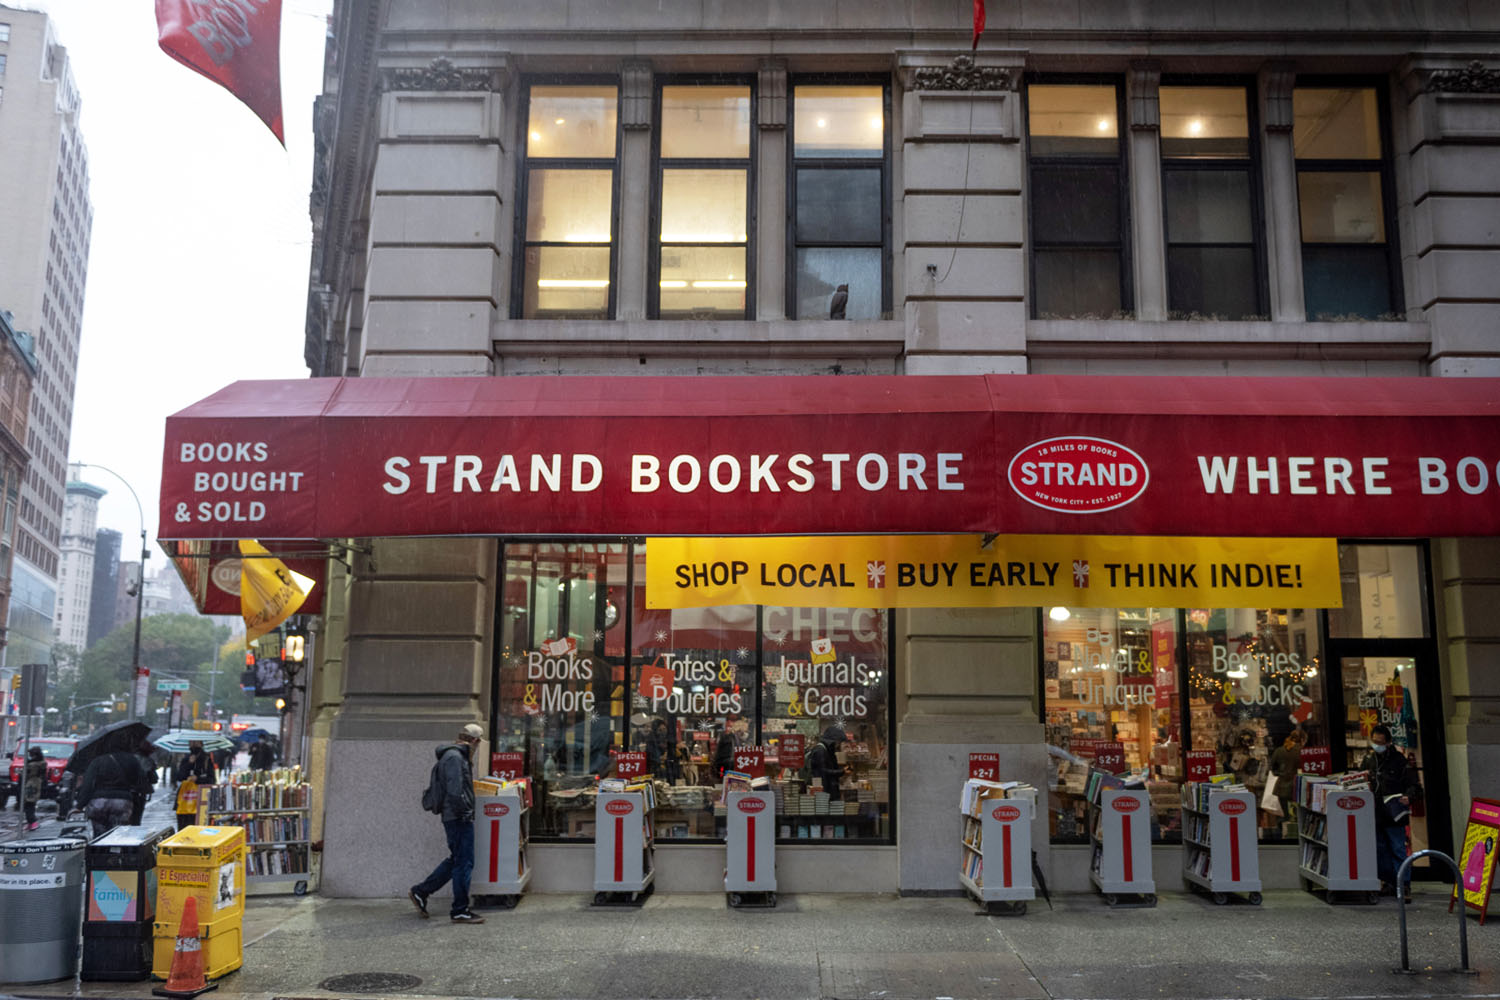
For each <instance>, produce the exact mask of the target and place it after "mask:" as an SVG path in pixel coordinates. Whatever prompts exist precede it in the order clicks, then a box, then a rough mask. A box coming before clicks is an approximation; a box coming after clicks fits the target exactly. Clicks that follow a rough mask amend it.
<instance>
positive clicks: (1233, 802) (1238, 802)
mask: <svg viewBox="0 0 1500 1000" xmlns="http://www.w3.org/2000/svg"><path fill="white" fill-rule="evenodd" d="M1245 809H1246V806H1245V802H1244V800H1243V799H1225V800H1224V801H1223V802H1220V803H1219V812H1221V813H1223V814H1224V815H1225V816H1238V815H1239V814H1240V813H1242V812H1244V811H1245Z"/></svg>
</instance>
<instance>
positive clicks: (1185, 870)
mask: <svg viewBox="0 0 1500 1000" xmlns="http://www.w3.org/2000/svg"><path fill="white" fill-rule="evenodd" d="M1182 880H1183V881H1184V882H1186V883H1187V884H1188V885H1189V886H1192V887H1193V888H1195V889H1200V890H1205V891H1207V892H1208V893H1210V894H1211V895H1212V897H1213V901H1214V902H1215V903H1216V904H1218V905H1219V906H1223V905H1224V904H1225V903H1227V902H1229V896H1230V894H1232V893H1238V894H1243V895H1244V896H1245V899H1246V900H1247V901H1248V902H1250V903H1251V904H1252V905H1254V906H1259V905H1260V903H1261V898H1262V897H1261V894H1260V854H1259V853H1258V852H1257V850H1256V832H1255V796H1254V795H1251V794H1250V792H1249V791H1247V790H1246V789H1245V787H1244V786H1243V785H1234V786H1225V785H1218V784H1214V783H1212V782H1207V781H1190V782H1188V783H1187V784H1185V785H1183V786H1182Z"/></svg>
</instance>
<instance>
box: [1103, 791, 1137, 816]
mask: <svg viewBox="0 0 1500 1000" xmlns="http://www.w3.org/2000/svg"><path fill="white" fill-rule="evenodd" d="M1110 806H1112V807H1113V808H1114V810H1115V812H1122V813H1133V812H1135V811H1136V810H1137V809H1139V808H1140V807H1141V800H1140V799H1138V798H1136V797H1135V796H1134V795H1122V796H1121V797H1120V798H1118V799H1115V800H1114V801H1113V802H1111V803H1110Z"/></svg>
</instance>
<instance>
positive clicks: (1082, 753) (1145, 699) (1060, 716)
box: [1042, 608, 1182, 842]
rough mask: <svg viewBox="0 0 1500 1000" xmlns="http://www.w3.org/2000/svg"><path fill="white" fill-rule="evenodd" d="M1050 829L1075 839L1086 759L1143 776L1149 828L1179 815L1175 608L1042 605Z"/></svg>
mask: <svg viewBox="0 0 1500 1000" xmlns="http://www.w3.org/2000/svg"><path fill="white" fill-rule="evenodd" d="M1043 635H1044V638H1043V657H1044V658H1043V669H1042V674H1043V690H1044V692H1045V699H1046V718H1047V751H1048V753H1049V754H1050V755H1051V757H1050V762H1049V763H1050V767H1051V768H1052V771H1051V773H1050V774H1049V777H1048V785H1049V786H1050V789H1049V790H1050V792H1051V795H1050V796H1049V798H1050V799H1051V803H1052V809H1051V818H1050V821H1049V825H1050V828H1051V831H1050V832H1051V834H1052V836H1053V838H1054V839H1056V840H1058V841H1062V842H1070V841H1083V840H1086V839H1087V837H1088V831H1087V829H1086V828H1085V827H1084V815H1085V812H1086V808H1087V805H1086V800H1085V798H1084V786H1085V782H1086V781H1087V778H1088V772H1089V769H1090V768H1093V767H1101V768H1103V769H1106V770H1111V771H1115V772H1117V773H1120V774H1124V775H1126V776H1128V777H1130V778H1133V779H1138V780H1139V781H1141V782H1143V783H1145V784H1146V786H1147V788H1148V789H1149V790H1150V793H1151V805H1152V822H1151V827H1152V832H1153V836H1157V837H1159V836H1160V835H1161V832H1162V831H1163V830H1164V829H1167V828H1171V829H1177V827H1178V824H1179V814H1180V808H1179V806H1178V803H1179V801H1180V792H1179V787H1180V785H1181V783H1182V765H1181V749H1182V707H1181V700H1180V698H1179V694H1178V687H1177V670H1176V660H1177V649H1178V642H1177V612H1176V610H1175V609H1162V608H1119V609H1113V608H1110V609H1099V608H1052V609H1050V610H1049V612H1048V614H1047V617H1046V619H1045V626H1044V629H1043Z"/></svg>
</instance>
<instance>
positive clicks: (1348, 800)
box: [1339, 795, 1365, 812]
mask: <svg viewBox="0 0 1500 1000" xmlns="http://www.w3.org/2000/svg"><path fill="white" fill-rule="evenodd" d="M1364 807H1365V797H1364V796H1363V795H1340V796H1339V808H1340V809H1347V810H1349V811H1350V812H1353V811H1354V810H1355V809H1363V808H1364Z"/></svg>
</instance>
